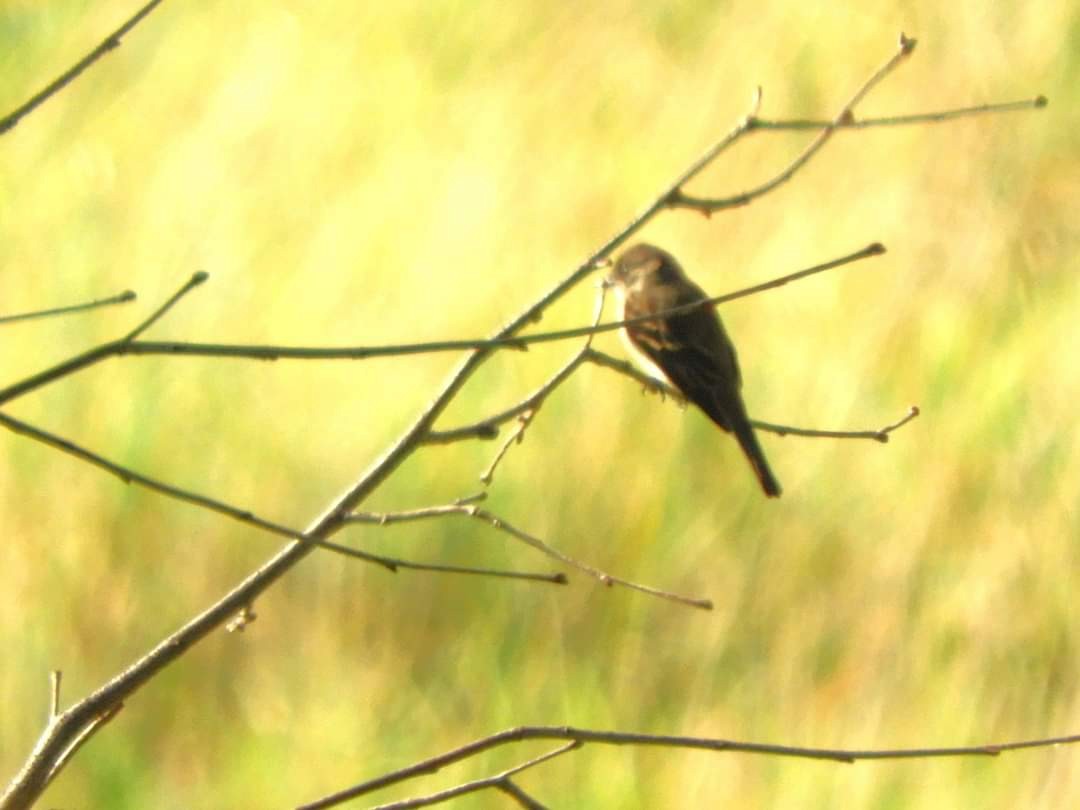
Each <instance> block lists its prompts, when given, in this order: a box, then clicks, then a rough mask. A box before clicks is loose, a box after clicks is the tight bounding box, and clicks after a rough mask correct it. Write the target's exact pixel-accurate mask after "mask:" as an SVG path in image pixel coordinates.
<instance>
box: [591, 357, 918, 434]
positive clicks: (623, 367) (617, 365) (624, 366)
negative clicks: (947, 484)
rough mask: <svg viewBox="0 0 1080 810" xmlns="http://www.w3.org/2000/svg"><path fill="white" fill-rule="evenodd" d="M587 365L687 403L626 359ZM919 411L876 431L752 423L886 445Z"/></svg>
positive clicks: (785, 431) (594, 359)
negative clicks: (618, 375)
mask: <svg viewBox="0 0 1080 810" xmlns="http://www.w3.org/2000/svg"><path fill="white" fill-rule="evenodd" d="M583 359H584V360H587V361H588V362H590V363H595V364H596V365H598V366H602V367H604V368H609V369H611V370H612V371H615V372H617V373H619V374H623V375H625V376H627V377H629V378H631V379H632V380H634V381H635V382H638V383H641V385H642V386H643V387H644V388H645V389H646V390H648V391H653V392H655V393H657V394H659V395H660V396H662V397H671V398H672V399H673V400H675V401H676V402H678V403H679V404H681V405H684V406H685V404H686V400H685V399H684V398H683V395H682V394H680V393H679V392H678V391H676V390H675V389H674V388H672V387H671V386H670V385H667V384H666V383H664V382H661V381H660V380H658V379H656V378H655V377H651V376H649V375H648V374H646V373H645V372H644V371H641V370H640V369H638V368H637V367H636V366H634V365H633V364H632V363H630V362H628V361H626V360H620V359H618V358H616V357H612V356H611V355H610V354H606V353H604V352H600V351H597V350H596V349H590V350H589V351H588V353H587V354H586V355H585V357H584V358H583ZM919 413H920V411H919V409H918V407H917V406H915V405H912V406H911V408H909V409H908V412H907V413H906V414H905V415H904V416H903V418H901V419H899V420H898V421H896V422H894V423H892V424H890V425H886V426H885V427H883V428H878V429H877V430H816V429H812V428H800V427H793V426H791V425H778V424H775V423H773V422H762V421H760V420H757V419H751V420H750V424H752V425H753V426H754V427H755V428H756V429H757V430H764V431H767V432H769V433H775V434H777V435H778V436H789V435H790V436H804V437H808V438H829V439H872V440H874V441H877V442H881V443H883V444H884V443H885V442H888V441H889V434H890V433H892V432H893V431H894V430H897V429H898V428H901V427H903V426H904V425H906V424H907V423H908V422H910V421H911V420H912V419H914V418H915V417H917V416H918V415H919Z"/></svg>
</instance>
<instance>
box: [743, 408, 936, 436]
mask: <svg viewBox="0 0 1080 810" xmlns="http://www.w3.org/2000/svg"><path fill="white" fill-rule="evenodd" d="M919 413H920V411H919V408H918V406H917V405H912V406H911V407H910V408H909V409H908V412H907V413H906V414H905V415H904V416H903V417H902V418H901V419H898V420H897V421H895V422H893V423H892V424H891V425H886V426H885V427H883V428H879V429H878V430H809V429H807V428H796V427H791V426H790V425H774V424H772V423H771V422H758V421H756V420H753V419H751V420H750V424H752V425H753V426H754V427H755V428H757V429H758V430H766V431H769V432H770V433H775V434H776V435H777V436H789V435H790V436H806V437H810V438H816V437H821V438H825V439H873V440H874V441H876V442H881V443H882V444H885V443H886V442H888V441H889V434H890V433H892V432H893V431H894V430H897V429H898V428H902V427H903V426H904V425H906V424H907V423H908V422H910V421H911V420H912V419H914V418H915V417H917V416H918V415H919Z"/></svg>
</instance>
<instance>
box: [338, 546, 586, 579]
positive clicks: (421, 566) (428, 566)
mask: <svg viewBox="0 0 1080 810" xmlns="http://www.w3.org/2000/svg"><path fill="white" fill-rule="evenodd" d="M319 545H320V546H322V547H323V548H325V549H327V550H328V551H334V552H337V553H338V554H344V555H345V556H346V557H359V558H360V559H363V560H367V559H369V558H370V557H371V555H370V554H368V553H367V552H364V551H359V550H358V549H355V548H352V547H351V546H343V545H341V544H339V543H335V542H334V541H333V540H323V541H322V542H321V543H319ZM380 560H381V561H384V562H385V563H387V564H388V565H389V566H391V570H394V571H396V570H397V569H399V568H401V569H405V570H410V571H434V572H437V573H442V574H474V575H478V576H484V577H496V578H503V579H524V580H530V581H533V582H549V583H551V584H553V585H566V584H567V583H568V582H569V580H568V579H567V578H566V574H564V573H562V572H561V571H556V572H555V573H553V574H540V573H533V572H530V571H503V570H501V569H497V568H475V567H470V566H463V565H440V564H439V563H418V562H410V561H408V560H401V559H396V558H390V557H380Z"/></svg>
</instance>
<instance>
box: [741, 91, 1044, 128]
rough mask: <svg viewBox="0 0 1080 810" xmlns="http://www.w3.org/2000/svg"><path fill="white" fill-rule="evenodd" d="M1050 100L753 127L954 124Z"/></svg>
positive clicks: (1035, 106) (1039, 105)
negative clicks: (959, 120) (966, 119)
mask: <svg viewBox="0 0 1080 810" xmlns="http://www.w3.org/2000/svg"><path fill="white" fill-rule="evenodd" d="M1047 104H1049V101H1048V100H1047V98H1046V96H1036V97H1035V98H1029V99H1024V100H1023V101H1006V102H1004V103H1001V104H979V105H977V106H974V107H958V108H956V109H954V110H941V111H940V112H932V113H916V114H914V115H891V116H884V117H880V118H854V117H852V118H851V120H848V121H841V122H839V123H835V122H830V121H820V120H817V121H797V120H786V121H769V120H766V119H764V118H754V119H753V128H754V129H763V130H769V131H772V132H786V131H791V130H803V129H821V128H822V127H827V126H830V125H831V126H834V127H836V128H837V129H870V128H872V127H899V126H909V125H911V124H942V123H945V122H947V121H954V120H956V119H957V118H971V117H974V116H978V115H986V114H997V113H1008V112H1026V111H1027V110H1039V109H1042V108H1043V107H1045V106H1047Z"/></svg>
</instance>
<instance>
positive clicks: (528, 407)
mask: <svg viewBox="0 0 1080 810" xmlns="http://www.w3.org/2000/svg"><path fill="white" fill-rule="evenodd" d="M582 357H583V356H582V355H581V354H580V353H579V354H578V355H575V356H574V357H572V358H571V359H570V360H569V361H567V362H566V363H565V364H564V365H563V367H562V368H560V369H559V370H558V371H557V372H555V374H553V375H552V376H551V377H550V378H549V379H548V380H547V381H546V382H544V383H543V385H541V386H540V387H539V388H537V389H536V390H535V391H533V392H532V393H531V394H529V395H528V396H527V397H525V399H523V400H521V402H519V403H517V404H516V405H514V406H513V407H510V408H507V409H506V410H504V411H500V412H499V413H497V414H495V415H494V416H489V417H488V418H487V419H482V420H481V421H479V422H474V423H472V424H469V425H463V426H461V427H457V428H453V429H451V430H431V431H429V432H428V435H427V436H425V437H424V442H425V443H426V444H450V443H451V442H458V441H461V440H462V439H494V438H495V437H496V436H498V435H499V425H502V424H504V423H505V422H509V421H510V420H511V419H516V418H518V417H520V416H522V415H524V414H525V413H527V412H528V411H535V410H536V408H537V407H538V406H539V404H540V403H541V402H543V401H544V400H545V399H546V398H547V396H548V395H549V394H550V393H551V392H552V391H554V390H555V389H556V388H558V387H559V386H560V385H562V384H563V382H565V381H566V379H567V378H568V377H569V376H570V375H571V374H573V373H574V370H575V369H576V368H577V367H578V366H580V365H581V363H582ZM504 452H505V451H504ZM481 480H483V476H481ZM485 483H487V482H485Z"/></svg>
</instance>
